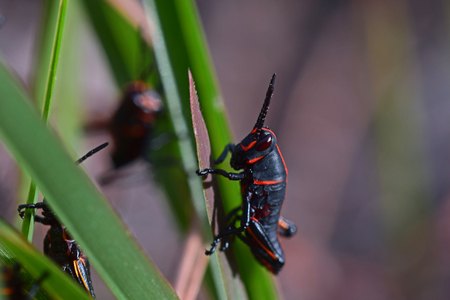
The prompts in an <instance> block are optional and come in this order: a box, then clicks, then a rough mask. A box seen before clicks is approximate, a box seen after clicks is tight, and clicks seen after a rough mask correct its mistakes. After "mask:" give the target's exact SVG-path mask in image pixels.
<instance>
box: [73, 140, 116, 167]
mask: <svg viewBox="0 0 450 300" xmlns="http://www.w3.org/2000/svg"><path fill="white" fill-rule="evenodd" d="M108 145H109V143H108V142H106V143H103V144H101V145H100V146H98V147H97V148H94V149H92V150H91V151H89V152H88V153H86V155H85V156H83V157H81V158H80V159H79V160H77V161H76V162H75V163H76V164H77V165H79V164H81V163H82V162H83V161H85V160H86V159H87V158H89V157H91V156H92V155H94V154H95V153H97V152H98V151H100V150H102V149H103V148H105V147H106V146H108Z"/></svg>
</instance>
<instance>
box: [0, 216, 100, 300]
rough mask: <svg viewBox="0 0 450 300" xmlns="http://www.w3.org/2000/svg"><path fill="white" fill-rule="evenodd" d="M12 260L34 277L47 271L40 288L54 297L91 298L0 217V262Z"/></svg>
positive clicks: (75, 299)
mask: <svg viewBox="0 0 450 300" xmlns="http://www.w3.org/2000/svg"><path fill="white" fill-rule="evenodd" d="M12 260H14V261H16V260H17V261H19V262H20V265H21V266H22V267H23V268H25V269H26V270H27V271H28V272H29V273H30V274H31V275H32V277H33V278H34V279H37V278H39V277H41V276H42V275H43V274H45V273H47V274H48V276H47V277H46V278H45V280H44V281H43V282H42V288H44V289H45V290H46V291H47V292H48V293H50V294H51V296H52V297H54V298H56V299H67V300H71V299H74V300H77V299H86V300H88V299H92V298H91V297H90V296H89V295H88V294H87V293H86V291H85V290H83V289H82V288H81V286H80V285H79V284H77V283H76V282H75V281H74V280H73V279H72V278H70V277H69V276H67V275H66V274H64V273H63V272H61V270H60V268H59V267H57V266H56V265H55V264H54V263H53V262H52V261H50V259H49V258H47V257H46V256H45V255H43V254H42V253H40V252H39V250H37V249H36V248H35V247H34V246H33V245H31V244H29V243H27V241H26V240H24V239H23V238H21V236H20V234H19V233H18V232H16V231H15V230H14V229H12V228H11V227H10V226H9V225H8V223H6V222H5V221H4V220H2V219H0V262H3V263H5V262H6V261H12Z"/></svg>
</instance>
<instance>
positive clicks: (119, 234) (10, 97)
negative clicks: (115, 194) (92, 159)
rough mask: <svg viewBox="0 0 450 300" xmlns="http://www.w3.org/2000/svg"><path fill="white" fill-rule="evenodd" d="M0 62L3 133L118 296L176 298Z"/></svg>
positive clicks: (0, 112) (122, 297) (15, 154)
mask: <svg viewBox="0 0 450 300" xmlns="http://www.w3.org/2000/svg"><path fill="white" fill-rule="evenodd" d="M29 102H30V100H29V99H28V98H27V96H26V94H25V92H24V90H23V89H22V88H20V87H19V85H18V83H17V81H15V80H14V79H13V78H12V77H11V75H10V73H9V72H8V71H7V69H6V68H5V67H4V66H3V65H0V107H1V108H2V109H1V110H0V134H1V135H2V139H3V141H4V143H5V144H6V146H7V147H8V149H9V150H10V151H11V153H12V154H13V155H14V156H15V158H16V160H17V161H19V162H20V163H21V164H22V165H23V166H24V167H25V168H26V170H27V171H28V172H29V174H30V175H31V176H32V178H33V179H34V180H35V182H36V183H37V186H38V187H39V189H40V190H42V193H43V194H44V196H45V198H46V199H47V201H48V203H49V204H50V206H51V207H52V209H53V210H54V211H55V213H56V214H57V215H58V217H59V219H60V220H61V222H62V223H63V224H65V225H66V226H67V228H69V230H70V232H71V235H72V236H73V237H74V238H75V239H76V240H77V242H79V244H80V245H81V247H82V249H83V251H84V252H85V253H86V255H87V256H88V258H89V260H90V261H91V263H92V265H94V267H95V268H96V269H97V271H98V273H99V274H100V276H101V277H102V278H103V279H104V281H105V282H106V284H107V285H108V286H109V288H110V289H111V291H112V292H113V293H114V294H115V295H116V297H117V298H120V299H148V298H153V299H176V298H177V296H176V295H175V293H174V291H173V290H172V288H171V287H170V286H169V284H168V283H167V282H166V281H165V279H164V278H163V277H162V276H161V275H160V273H159V271H158V270H157V269H156V268H155V266H154V265H153V263H152V262H151V261H150V260H149V259H148V257H147V256H146V255H145V254H144V253H143V252H142V250H141V249H140V247H139V246H138V244H137V243H136V241H135V240H134V239H133V238H132V237H131V234H130V233H129V232H128V231H127V230H126V228H125V226H124V225H123V223H122V222H121V221H120V219H119V218H118V217H117V215H116V214H115V212H114V211H113V210H112V208H111V207H110V206H109V205H108V204H107V202H106V200H105V199H104V198H103V196H102V195H101V193H100V192H99V191H98V190H97V188H96V187H95V185H94V184H93V183H92V182H91V181H90V180H89V178H88V177H87V176H86V174H85V173H84V172H83V171H82V170H81V168H78V167H77V166H76V165H75V164H74V163H73V159H72V158H70V157H69V156H68V155H67V153H66V152H65V151H64V150H63V147H62V146H61V144H60V142H59V141H58V140H57V138H56V137H55V136H54V135H53V134H52V133H51V132H50V131H49V130H48V128H47V127H46V126H45V124H44V123H43V122H42V120H41V119H40V118H39V116H38V114H37V113H36V111H35V110H34V109H33V108H32V107H31V106H30V104H29Z"/></svg>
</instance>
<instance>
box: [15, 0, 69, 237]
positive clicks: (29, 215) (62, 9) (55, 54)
mask: <svg viewBox="0 0 450 300" xmlns="http://www.w3.org/2000/svg"><path fill="white" fill-rule="evenodd" d="M54 2H55V3H56V1H54ZM67 3H68V0H61V1H59V9H58V10H57V12H56V15H57V21H56V29H55V30H53V28H52V27H51V26H50V23H47V25H48V27H47V28H46V30H45V31H46V33H50V32H53V31H54V38H53V41H52V47H51V58H50V66H49V69H48V72H47V73H48V74H47V84H46V89H45V94H44V102H43V106H42V120H43V121H44V123H47V122H48V118H49V115H50V107H51V103H52V97H53V89H54V87H55V80H56V71H57V68H58V62H59V54H60V49H61V43H62V36H63V29H64V23H65V20H66V11H67ZM50 12H51V11H48V13H50ZM37 200H38V190H37V187H36V183H35V182H34V181H33V180H31V183H30V190H29V192H28V199H27V204H34V203H36V202H37ZM34 214H35V210H27V211H26V212H25V217H24V220H23V224H22V235H23V236H24V237H25V238H26V239H27V240H28V241H30V242H31V241H32V239H33V228H34Z"/></svg>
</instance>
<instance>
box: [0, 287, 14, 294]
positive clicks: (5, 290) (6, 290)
mask: <svg viewBox="0 0 450 300" xmlns="http://www.w3.org/2000/svg"><path fill="white" fill-rule="evenodd" d="M13 292H14V289H13V288H12V287H5V288H2V293H1V294H2V295H3V296H10V295H12V294H13Z"/></svg>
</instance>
